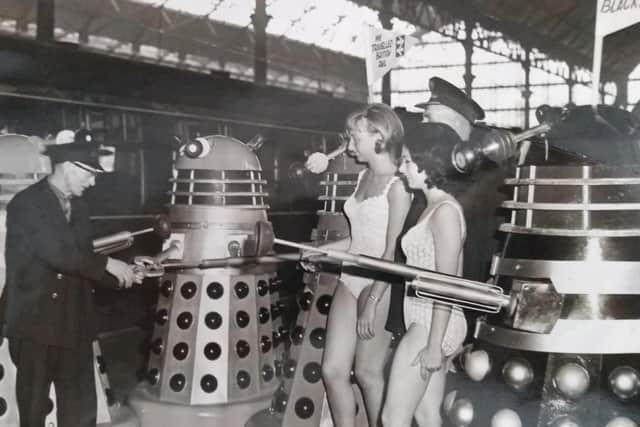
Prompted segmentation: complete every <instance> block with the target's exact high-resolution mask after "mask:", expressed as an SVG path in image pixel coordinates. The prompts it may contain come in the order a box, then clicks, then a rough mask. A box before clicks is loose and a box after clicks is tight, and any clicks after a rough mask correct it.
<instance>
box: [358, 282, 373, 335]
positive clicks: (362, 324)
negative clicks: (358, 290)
mask: <svg viewBox="0 0 640 427" xmlns="http://www.w3.org/2000/svg"><path fill="white" fill-rule="evenodd" d="M363 296H364V297H365V298H366V300H365V301H364V302H363V303H362V304H359V310H358V322H357V323H356V333H357V334H358V338H360V339H363V340H369V339H371V338H373V337H374V336H375V335H376V334H375V328H374V324H375V320H376V309H377V308H378V299H377V298H375V297H372V295H371V294H370V293H369V292H363Z"/></svg>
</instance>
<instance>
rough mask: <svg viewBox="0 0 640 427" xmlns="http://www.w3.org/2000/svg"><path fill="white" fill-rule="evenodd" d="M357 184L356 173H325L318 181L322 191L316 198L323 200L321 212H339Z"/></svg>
mask: <svg viewBox="0 0 640 427" xmlns="http://www.w3.org/2000/svg"><path fill="white" fill-rule="evenodd" d="M357 184H358V174H357V173H327V174H325V176H324V180H322V181H320V185H321V186H322V188H323V192H322V194H321V195H320V197H318V200H321V201H323V203H324V206H323V209H322V211H321V212H324V213H341V212H342V207H343V206H344V202H345V201H346V200H347V199H348V198H349V196H351V194H353V192H354V191H355V189H356V185H357Z"/></svg>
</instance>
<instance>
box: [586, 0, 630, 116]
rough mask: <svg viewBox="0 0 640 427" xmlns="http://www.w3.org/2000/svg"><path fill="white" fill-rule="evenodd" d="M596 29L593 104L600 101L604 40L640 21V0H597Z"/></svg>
mask: <svg viewBox="0 0 640 427" xmlns="http://www.w3.org/2000/svg"><path fill="white" fill-rule="evenodd" d="M597 1H598V3H597V6H596V7H597V10H596V30H595V41H594V44H593V73H592V76H593V80H592V88H591V89H592V99H591V103H592V104H593V105H598V104H599V103H600V90H599V88H600V68H601V65H602V42H603V40H604V37H605V36H606V35H607V34H611V33H615V32H616V31H620V30H622V29H623V28H627V27H629V26H631V25H633V24H635V23H637V22H640V0H597Z"/></svg>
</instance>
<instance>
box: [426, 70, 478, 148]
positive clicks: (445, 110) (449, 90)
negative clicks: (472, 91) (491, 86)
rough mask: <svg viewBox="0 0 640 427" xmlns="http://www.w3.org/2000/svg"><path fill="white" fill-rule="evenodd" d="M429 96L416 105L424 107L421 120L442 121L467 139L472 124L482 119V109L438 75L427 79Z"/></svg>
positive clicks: (461, 137)
mask: <svg viewBox="0 0 640 427" xmlns="http://www.w3.org/2000/svg"><path fill="white" fill-rule="evenodd" d="M429 90H430V91H431V98H430V99H429V100H428V101H427V102H424V103H421V104H417V105H416V107H418V108H422V109H424V113H423V121H424V122H436V123H443V124H446V125H448V126H450V127H451V128H453V130H455V131H456V133H457V134H458V136H460V139H462V140H463V141H467V140H468V139H469V136H470V135H471V129H472V126H473V124H474V123H475V122H476V121H477V120H482V119H484V110H483V109H482V107H480V106H479V105H478V104H477V103H476V102H475V101H474V100H473V99H471V98H470V97H469V96H467V95H466V94H465V93H464V92H463V91H461V90H460V89H458V88H457V87H455V86H454V85H452V84H451V83H449V82H448V81H446V80H443V79H441V78H440V77H432V78H431V79H430V80H429Z"/></svg>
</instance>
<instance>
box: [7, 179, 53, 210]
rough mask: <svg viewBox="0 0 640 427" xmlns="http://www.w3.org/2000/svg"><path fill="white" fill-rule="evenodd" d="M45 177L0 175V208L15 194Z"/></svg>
mask: <svg viewBox="0 0 640 427" xmlns="http://www.w3.org/2000/svg"><path fill="white" fill-rule="evenodd" d="M45 176H47V174H46V173H26V174H11V173H0V207H4V206H6V205H7V204H8V203H9V201H10V200H11V199H12V198H13V196H15V195H16V193H19V192H20V191H22V190H24V189H25V188H27V187H28V186H29V185H31V184H33V183H35V182H37V181H39V180H41V179H42V178H44V177H45Z"/></svg>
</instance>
